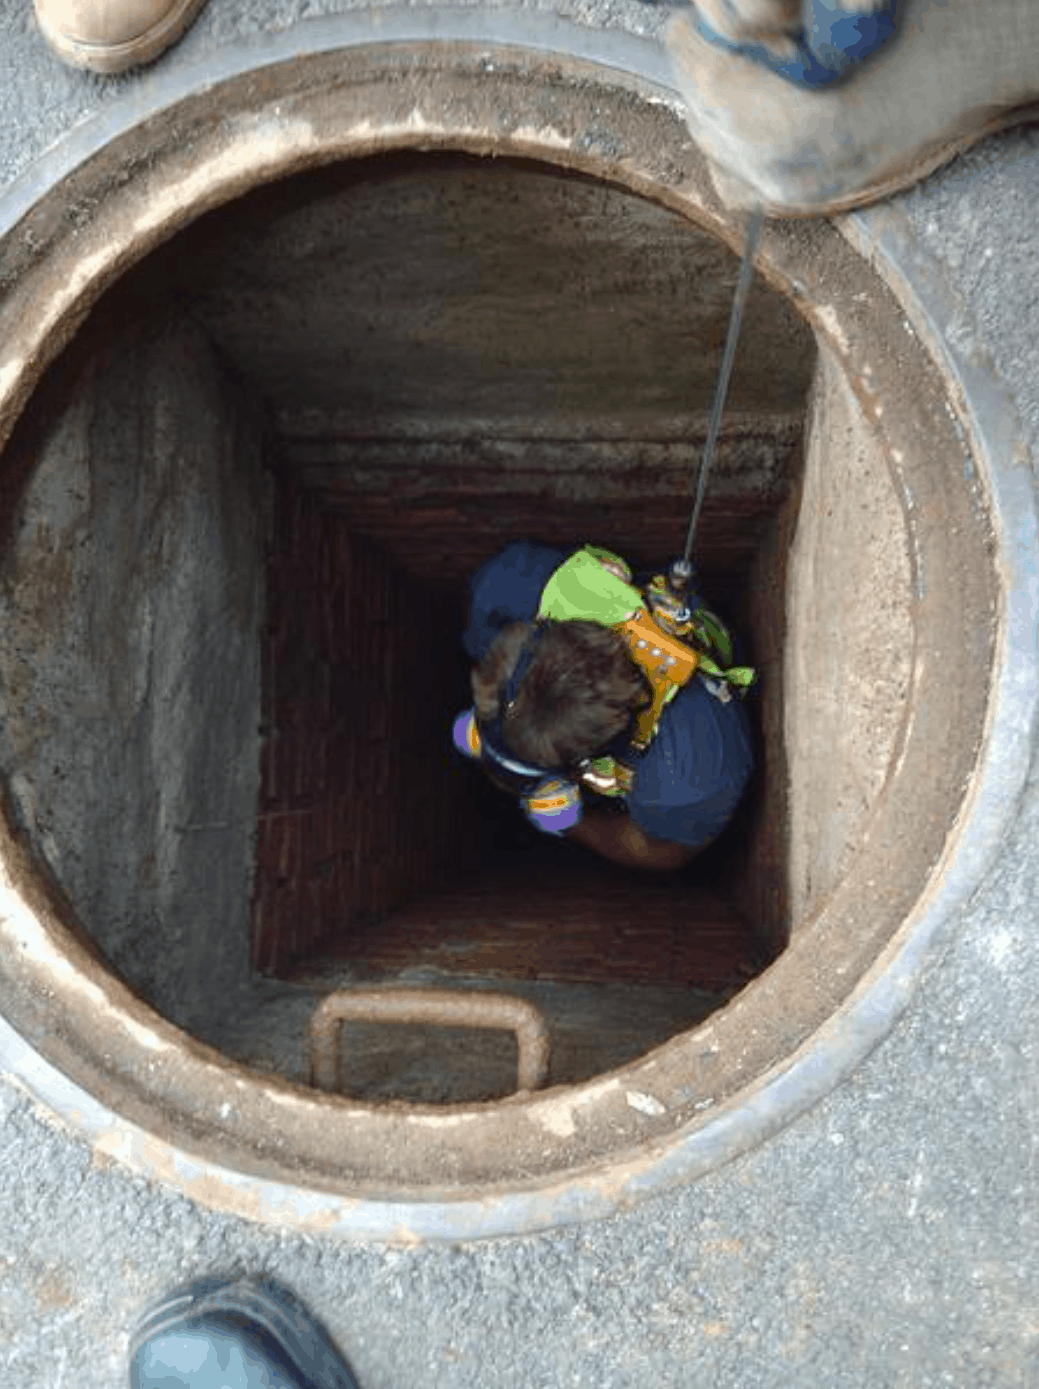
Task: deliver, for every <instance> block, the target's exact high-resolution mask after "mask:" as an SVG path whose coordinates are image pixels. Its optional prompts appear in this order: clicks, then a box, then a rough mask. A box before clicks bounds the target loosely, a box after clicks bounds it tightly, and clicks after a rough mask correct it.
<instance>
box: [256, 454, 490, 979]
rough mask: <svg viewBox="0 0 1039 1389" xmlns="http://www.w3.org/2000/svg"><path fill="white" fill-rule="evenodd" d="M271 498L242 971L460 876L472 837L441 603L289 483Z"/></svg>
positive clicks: (282, 965) (462, 694)
mask: <svg viewBox="0 0 1039 1389" xmlns="http://www.w3.org/2000/svg"><path fill="white" fill-rule="evenodd" d="M273 500H274V505H273V510H272V524H271V535H270V545H269V553H268V562H267V616H266V623H265V629H264V640H263V704H262V710H263V712H262V725H261V754H260V755H261V775H262V781H261V790H260V814H259V826H258V837H257V872H256V883H255V890H254V898H253V951H252V960H253V967H254V968H256V969H258V970H260V971H261V972H264V973H269V974H278V973H282V972H283V971H285V970H286V969H288V968H289V967H290V966H291V965H292V964H293V963H294V962H295V961H297V960H298V959H300V957H301V956H303V955H305V954H307V953H308V952H310V951H312V950H314V949H315V948H316V947H318V946H319V945H320V944H321V943H322V942H323V941H327V940H328V939H329V938H334V937H335V935H336V934H337V933H340V932H344V931H346V932H348V931H349V930H350V929H351V925H354V926H355V927H356V925H357V924H358V923H370V922H371V921H373V920H374V919H377V918H378V917H379V916H381V915H384V914H386V913H388V912H390V911H392V910H393V909H394V908H395V907H399V906H401V905H403V904H404V903H405V902H406V901H408V900H409V899H411V898H413V897H415V896H416V895H418V894H421V893H423V892H428V891H431V890H433V889H435V888H437V887H440V886H443V885H445V884H447V883H449V882H451V881H452V880H453V879H454V878H455V877H457V875H458V874H459V872H461V871H463V870H464V869H465V868H467V867H471V866H473V864H474V857H475V856H476V855H477V854H478V843H477V841H478V826H477V825H475V824H474V823H473V815H472V807H471V797H467V795H466V781H465V779H464V778H462V777H460V776H459V775H458V774H457V771H453V770H452V762H451V758H450V755H449V744H450V718H451V715H452V714H453V713H454V712H456V708H455V705H456V704H457V708H458V709H461V708H462V707H464V704H465V701H466V693H467V691H466V690H465V688H464V685H463V686H462V687H461V688H460V687H459V684H458V657H457V655H456V651H457V650H460V643H459V632H458V619H457V615H456V614H455V612H454V609H453V606H452V604H451V602H450V600H449V599H446V598H445V597H444V596H442V595H440V594H437V593H434V592H432V591H429V590H426V589H425V588H424V587H423V586H422V585H420V584H418V583H417V582H416V581H415V580H413V579H409V578H405V577H404V576H403V575H401V574H400V572H399V571H397V570H395V569H393V568H392V567H391V565H390V563H389V561H388V559H387V558H386V556H385V554H384V553H383V552H382V551H381V550H380V549H379V548H378V547H377V546H376V545H373V544H372V543H371V542H370V541H368V540H366V539H364V538H362V537H360V536H358V535H356V534H353V533H351V530H350V518H349V516H346V515H336V514H333V513H330V512H328V511H325V510H323V509H322V507H321V506H320V503H319V502H318V501H317V500H315V498H314V497H313V496H312V495H311V494H309V493H307V492H306V491H304V490H303V489H301V488H300V487H299V486H298V485H297V484H296V483H295V482H293V481H292V480H291V479H288V478H285V477H281V476H276V477H275V479H274V493H273Z"/></svg>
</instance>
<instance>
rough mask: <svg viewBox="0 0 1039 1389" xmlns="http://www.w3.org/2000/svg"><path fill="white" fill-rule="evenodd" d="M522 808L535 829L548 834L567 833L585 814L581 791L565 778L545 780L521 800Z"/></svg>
mask: <svg viewBox="0 0 1039 1389" xmlns="http://www.w3.org/2000/svg"><path fill="white" fill-rule="evenodd" d="M520 806H521V808H522V810H523V813H524V815H526V817H527V819H528V820H529V821H530V823H531V824H532V825H533V826H534V828H535V829H539V830H541V831H542V832H543V833H544V834H564V833H565V832H566V831H567V830H569V829H573V827H574V825H576V824H578V823H579V822H580V820H581V817H582V815H583V814H584V807H583V805H582V803H581V788H580V787H579V786H578V785H577V783H576V782H573V781H563V780H562V778H558V779H554V780H552V781H543V782H542V783H541V785H540V786H539V787H538V788H537V790H536V791H534V792H532V793H531V795H529V796H521V797H520Z"/></svg>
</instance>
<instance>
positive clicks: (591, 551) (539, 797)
mask: <svg viewBox="0 0 1039 1389" xmlns="http://www.w3.org/2000/svg"><path fill="white" fill-rule="evenodd" d="M470 592H471V599H472V604H471V612H470V623H469V627H468V629H467V630H466V632H465V635H464V637H463V645H464V646H465V649H466V651H467V652H468V654H469V656H470V657H471V658H472V659H473V661H474V662H476V665H475V668H474V670H473V673H472V688H473V696H474V701H475V702H474V706H473V708H472V709H469V710H467V711H466V712H465V713H463V714H461V715H459V717H458V718H457V719H456V720H455V724H454V742H455V745H456V746H457V747H458V748H459V749H460V751H462V752H464V753H465V754H466V755H467V756H469V757H473V758H479V759H480V761H481V763H482V765H483V769H484V771H485V772H486V773H487V775H488V777H489V778H490V779H491V780H492V781H493V782H494V783H495V784H496V785H497V786H499V787H500V788H501V789H502V790H505V791H508V792H510V793H511V794H514V795H517V796H518V797H519V800H520V804H521V806H522V808H523V811H524V813H525V814H526V816H527V818H528V819H529V820H530V822H531V823H532V824H533V825H535V826H536V827H537V828H538V829H540V830H542V831H544V832H545V833H548V834H557V835H565V836H566V837H567V838H569V839H572V840H575V841H576V842H578V843H580V844H583V845H585V846H586V847H588V848H590V849H593V850H595V851H596V852H597V853H600V854H602V855H603V856H604V857H605V858H608V859H611V860H612V861H613V862H615V863H619V864H623V865H624V866H626V867H630V868H638V869H647V870H650V871H663V872H666V871H671V870H674V869H677V868H680V867H682V865H683V864H685V863H687V862H688V861H689V860H690V859H691V858H693V857H694V855H696V854H697V853H699V851H700V850H701V849H703V848H705V847H706V846H707V845H708V844H710V843H711V842H713V841H714V840H715V839H716V838H717V837H718V835H719V834H720V833H721V832H722V830H723V829H724V828H725V826H726V824H728V822H729V821H730V820H731V818H732V816H733V814H734V813H735V811H736V808H737V806H738V804H739V802H740V800H741V798H742V796H743V793H744V791H745V789H746V787H747V784H748V782H749V780H750V777H751V773H752V771H753V768H754V756H753V751H752V744H751V733H750V725H749V721H748V718H747V713H746V710H745V708H744V707H743V700H742V696H743V695H744V694H745V693H746V690H747V688H748V686H749V685H750V683H751V681H752V680H753V672H752V671H750V670H749V669H747V668H746V667H743V666H734V665H733V664H732V659H733V651H732V643H731V639H730V637H729V634H728V632H727V631H726V630H725V628H724V626H723V625H722V623H721V622H720V621H719V620H718V619H717V618H716V617H715V616H714V615H713V614H712V613H710V612H708V611H707V610H706V609H705V608H704V607H703V604H702V602H701V601H700V598H699V596H698V595H697V594H696V593H695V592H690V593H688V594H687V595H686V603H685V608H686V612H683V611H682V604H681V602H680V601H679V600H678V599H676V597H675V596H674V595H673V594H672V593H671V592H669V590H668V587H667V584H666V581H665V578H664V576H663V575H659V574H658V575H653V574H647V575H644V576H641V579H640V580H639V581H636V580H635V578H634V576H633V574H632V571H631V569H630V568H629V566H628V564H627V563H626V562H625V561H624V560H623V559H622V558H621V557H620V556H619V555H616V554H614V553H612V552H611V551H609V550H604V549H601V548H599V547H595V546H591V545H586V546H583V547H582V548H581V549H579V550H576V551H573V552H571V551H568V550H566V549H560V548H559V547H557V546H550V545H541V544H536V543H534V542H531V541H527V540H521V541H516V542H514V543H512V544H511V545H508V546H506V548H505V549H504V550H503V551H501V553H500V554H497V555H495V556H494V557H493V558H492V559H490V560H488V561H487V562H486V563H485V564H484V565H482V566H481V568H480V569H479V570H477V572H476V573H475V574H474V575H473V577H472V579H471V580H470ZM687 613H688V615H687ZM586 802H587V803H586Z"/></svg>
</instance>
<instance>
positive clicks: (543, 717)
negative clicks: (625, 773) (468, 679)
mask: <svg viewBox="0 0 1039 1389" xmlns="http://www.w3.org/2000/svg"><path fill="white" fill-rule="evenodd" d="M532 627H533V624H532V623H529V622H514V623H512V624H511V625H510V626H508V627H505V628H504V629H503V630H502V631H501V632H499V633H498V635H497V636H496V637H495V639H494V641H493V642H492V644H491V647H490V650H489V651H488V652H487V655H486V656H485V657H484V659H483V661H482V662H481V663H480V665H479V666H477V667H475V668H474V670H473V673H472V686H473V698H474V700H475V704H476V717H477V719H478V720H482V721H485V722H487V723H490V722H492V721H493V720H494V718H495V717H496V716H497V713H498V709H499V705H500V701H501V697H502V692H503V691H504V689H505V684H506V682H507V680H508V678H509V676H510V675H511V674H512V672H513V670H514V669H515V667H516V662H517V660H518V659H519V656H520V652H521V651H522V649H523V645H524V643H525V642H526V640H527V638H528V637H529V636H530V635H531V631H532ZM652 700H653V690H652V687H651V685H650V683H649V680H648V679H647V678H646V676H645V675H644V674H643V672H642V671H641V670H640V669H639V667H638V666H637V665H636V664H635V662H634V660H633V659H632V657H631V655H630V654H629V652H628V645H627V642H626V641H625V640H624V638H623V637H622V636H621V635H620V633H618V632H614V631H611V630H610V628H609V627H603V626H602V625H601V624H600V623H598V622H580V621H572V622H549V623H547V624H546V630H545V632H544V634H543V635H542V637H541V640H540V641H539V642H538V644H537V646H536V647H535V648H534V656H533V659H532V661H531V663H530V666H529V667H528V669H527V673H526V675H525V676H524V677H523V680H522V683H521V685H520V690H519V694H518V696H517V698H516V702H515V704H514V705H513V707H512V709H511V710H510V711H509V712H508V713H506V714H504V716H503V718H502V737H503V739H504V740H505V742H506V744H507V745H508V747H509V748H510V749H511V751H512V752H514V753H515V754H516V756H517V757H520V758H522V759H523V760H524V761H525V762H535V763H537V764H538V765H539V766H542V767H560V768H562V767H567V766H569V765H571V764H572V763H574V762H576V761H577V760H579V759H580V758H582V757H588V756H591V755H592V754H593V753H596V752H598V751H599V749H600V748H602V747H603V745H604V744H606V743H608V742H609V741H610V739H611V738H613V737H615V736H616V735H617V734H618V733H622V732H623V731H624V729H625V728H626V727H627V726H628V720H629V716H630V713H631V710H633V709H640V708H644V707H645V706H646V705H648V704H651V703H652Z"/></svg>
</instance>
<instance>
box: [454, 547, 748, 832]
mask: <svg viewBox="0 0 1039 1389" xmlns="http://www.w3.org/2000/svg"><path fill="white" fill-rule="evenodd" d="M603 560H608V561H610V562H612V563H614V564H616V565H618V566H619V567H620V568H622V570H623V572H624V574H625V575H626V578H625V579H622V578H620V577H619V576H618V575H616V574H613V573H611V572H610V571H609V570H607V569H605V568H604V567H603V565H602V563H601V561H603ZM682 603H683V600H682V599H681V598H677V597H676V596H675V595H674V594H673V593H672V592H670V591H669V588H668V582H667V578H666V576H665V575H663V574H655V575H653V577H652V578H651V579H650V581H649V583H648V584H647V585H646V586H645V589H644V590H642V591H640V590H639V589H638V588H637V587H636V586H635V585H634V583H633V582H632V572H631V569H630V568H629V566H628V565H627V563H626V562H625V561H624V560H623V559H622V558H621V557H620V556H619V555H616V554H614V553H613V552H612V551H610V550H604V549H601V548H600V547H598V546H594V545H586V546H584V547H583V549H581V550H578V551H576V552H575V553H574V554H573V555H571V556H570V558H569V559H568V560H566V561H565V562H564V563H563V564H562V565H560V567H559V568H558V569H557V570H555V572H554V573H553V574H552V576H551V577H550V579H549V581H548V583H547V584H546V585H545V588H544V591H543V592H542V595H541V602H540V606H539V608H538V614H537V620H536V623H535V626H534V629H533V630H532V632H531V634H530V637H529V638H528V640H527V642H526V643H525V645H524V648H523V649H522V651H521V653H520V656H519V659H518V660H517V662H516V665H515V667H514V669H513V671H512V674H511V675H510V677H509V679H508V680H507V682H506V685H505V689H504V691H503V693H502V700H501V705H500V708H499V712H498V716H497V718H496V719H494V720H493V722H490V723H485V724H484V725H483V727H482V729H481V728H480V727H478V726H477V720H476V714H475V710H469V711H468V712H467V714H464V715H462V716H461V718H460V719H459V720H458V725H459V726H456V732H455V742H456V743H457V744H458V745H459V746H460V747H461V748H462V749H463V751H465V752H467V753H468V754H469V755H470V756H472V757H479V758H481V759H482V760H483V761H484V762H485V764H487V765H488V766H489V768H491V769H492V770H493V771H495V772H496V773H497V775H498V777H499V779H501V780H505V781H507V782H508V783H509V784H511V785H512V786H513V787H514V789H516V790H517V791H518V792H519V793H520V794H521V796H523V797H524V801H525V805H526V808H527V810H528V812H530V813H534V814H536V815H540V816H549V817H550V818H551V816H552V813H553V811H554V810H562V809H563V808H564V807H565V806H566V805H568V804H569V803H570V800H571V799H572V794H573V793H572V789H571V788H572V786H573V783H580V784H582V785H584V786H586V787H587V788H588V789H589V790H590V791H594V792H595V793H596V794H597V795H600V796H626V795H627V794H628V792H629V791H630V790H631V786H632V782H633V780H634V775H635V769H634V767H633V766H632V765H631V763H630V761H626V760H625V754H627V753H628V752H630V751H633V752H643V751H645V749H646V748H648V747H649V745H650V743H651V742H652V740H653V738H654V736H655V735H656V732H657V729H658V727H659V724H660V718H661V715H662V714H663V712H664V709H665V708H666V707H667V705H668V704H669V703H670V702H671V700H673V699H674V698H675V696H676V695H677V694H678V692H679V690H681V689H682V688H683V687H684V686H685V685H687V684H688V683H689V681H690V680H692V679H693V677H694V676H695V675H696V674H697V673H698V672H699V674H700V678H701V679H702V680H703V681H704V683H705V684H706V685H707V688H708V689H709V690H710V691H711V693H712V694H713V695H714V696H715V697H716V698H718V699H721V700H723V701H727V700H729V699H730V698H731V697H732V692H733V691H734V690H735V691H736V692H738V693H739V694H745V693H746V691H747V689H748V688H749V686H750V685H751V684H752V683H753V680H754V671H753V670H752V669H750V667H747V666H734V665H732V657H733V649H732V640H731V638H730V636H729V633H728V631H727V629H726V628H725V626H724V624H723V623H722V622H721V621H720V620H719V618H717V617H716V616H715V615H714V614H713V613H711V612H709V611H708V610H707V609H706V608H704V607H702V606H701V607H698V608H696V609H695V610H694V611H692V612H691V613H690V612H689V611H688V609H686V610H685V611H683V608H682V606H681V605H682ZM550 621H559V622H565V621H585V622H597V623H600V624H601V625H602V626H604V627H609V628H611V630H613V631H615V632H617V633H618V634H619V635H621V636H623V637H624V639H625V641H626V642H627V644H628V650H629V653H630V655H631V657H632V659H633V660H634V661H635V663H636V664H637V665H638V666H639V668H640V669H641V670H642V672H643V673H644V675H645V676H646V678H647V680H648V682H649V685H650V688H651V690H652V694H653V698H652V702H651V703H650V704H649V705H648V706H647V707H646V708H645V709H643V710H641V711H639V712H638V713H637V714H636V716H635V718H634V727H633V728H630V729H629V730H627V731H626V732H624V733H622V734H620V735H618V736H617V737H616V738H615V739H613V740H612V742H611V743H610V744H609V745H608V746H607V747H606V748H604V749H603V750H602V751H601V752H600V754H599V755H597V756H595V757H585V758H583V759H581V761H580V762H578V763H577V764H576V765H575V766H574V767H572V768H569V769H567V773H566V774H567V776H568V777H569V779H570V781H569V785H568V783H567V782H563V781H561V780H560V776H561V774H560V769H559V768H547V767H540V766H537V765H536V764H534V763H528V762H524V761H523V760H522V759H520V758H518V757H517V756H516V755H515V754H514V753H512V752H511V750H510V749H509V748H508V747H507V745H506V744H505V742H504V739H503V736H502V727H501V725H502V720H503V718H504V717H505V715H506V714H507V713H508V712H509V709H510V708H511V707H512V705H513V704H514V703H515V701H516V698H517V696H518V693H519V687H520V685H521V683H522V681H523V678H524V676H525V675H526V673H527V670H528V669H529V668H530V665H531V663H532V661H533V659H534V653H535V651H536V649H537V645H538V642H539V641H540V639H541V636H542V635H543V633H544V631H545V628H546V625H547V623H548V622H550ZM557 801H558V806H557V804H556V802H557Z"/></svg>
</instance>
